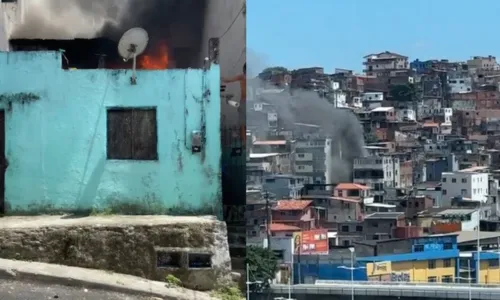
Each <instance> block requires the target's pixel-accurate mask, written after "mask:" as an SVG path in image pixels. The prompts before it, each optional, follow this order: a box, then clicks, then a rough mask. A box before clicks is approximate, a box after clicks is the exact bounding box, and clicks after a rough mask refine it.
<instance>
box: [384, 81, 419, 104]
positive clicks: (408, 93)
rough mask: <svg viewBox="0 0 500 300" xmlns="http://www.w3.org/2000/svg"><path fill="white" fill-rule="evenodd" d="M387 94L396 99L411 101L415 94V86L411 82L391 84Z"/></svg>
mask: <svg viewBox="0 0 500 300" xmlns="http://www.w3.org/2000/svg"><path fill="white" fill-rule="evenodd" d="M389 96H390V98H392V99H394V100H396V101H403V102H411V101H413V100H414V99H415V98H416V96H417V88H416V86H415V85H414V84H412V83H409V84H401V85H392V86H390V90H389Z"/></svg>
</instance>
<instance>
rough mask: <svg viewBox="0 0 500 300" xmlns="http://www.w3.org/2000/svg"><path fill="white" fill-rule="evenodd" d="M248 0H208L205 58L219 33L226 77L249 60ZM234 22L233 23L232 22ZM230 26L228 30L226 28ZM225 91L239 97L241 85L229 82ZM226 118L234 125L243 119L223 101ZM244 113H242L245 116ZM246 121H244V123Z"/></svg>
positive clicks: (225, 121)
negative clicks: (247, 58)
mask: <svg viewBox="0 0 500 300" xmlns="http://www.w3.org/2000/svg"><path fill="white" fill-rule="evenodd" d="M245 3H246V1H245V0H209V1H208V7H207V12H206V19H205V28H204V34H203V44H202V45H205V46H204V47H205V48H204V49H205V51H203V52H202V58H203V57H206V56H208V40H209V39H210V38H213V37H220V38H221V40H220V53H219V55H220V57H219V64H220V68H221V75H222V76H223V77H232V76H235V75H238V74H241V72H242V69H243V65H244V64H245V62H246V16H245V11H246V9H244V10H243V11H242V7H243V5H244V4H245ZM233 21H234V24H233V25H232V26H231V23H232V22H233ZM230 26H231V28H230V29H229V30H228V31H227V33H226V34H225V35H224V36H222V37H221V35H222V34H223V33H224V32H226V30H227V29H228V28H229V27H230ZM226 93H230V94H234V97H235V98H234V100H236V101H239V99H240V87H239V84H238V83H231V84H228V86H227V89H226ZM222 115H223V121H224V123H225V124H226V125H228V126H234V125H236V124H240V123H239V122H244V119H243V120H239V119H240V117H241V116H240V115H238V112H237V110H236V109H235V108H234V107H232V106H230V105H228V104H227V103H226V102H225V101H222ZM244 115H245V114H244V113H243V114H242V116H243V118H244ZM241 124H244V123H241Z"/></svg>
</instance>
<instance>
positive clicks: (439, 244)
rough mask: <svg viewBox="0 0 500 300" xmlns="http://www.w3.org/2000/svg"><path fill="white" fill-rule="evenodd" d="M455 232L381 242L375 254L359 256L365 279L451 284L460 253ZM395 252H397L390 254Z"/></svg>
mask: <svg viewBox="0 0 500 300" xmlns="http://www.w3.org/2000/svg"><path fill="white" fill-rule="evenodd" d="M456 237H457V236H456V235H436V236H427V237H416V238H409V239H394V240H388V241H380V242H378V243H377V244H376V249H375V251H374V252H373V253H374V254H376V256H371V257H360V258H357V261H358V262H360V263H365V264H366V275H367V278H368V280H373V281H403V282H415V283H418V282H421V283H425V282H445V283H452V282H455V281H456V278H457V277H458V276H457V275H456V274H458V271H457V270H458V268H457V265H458V262H459V257H460V252H459V251H458V249H457V239H456ZM394 252H396V253H397V254H393V253H394Z"/></svg>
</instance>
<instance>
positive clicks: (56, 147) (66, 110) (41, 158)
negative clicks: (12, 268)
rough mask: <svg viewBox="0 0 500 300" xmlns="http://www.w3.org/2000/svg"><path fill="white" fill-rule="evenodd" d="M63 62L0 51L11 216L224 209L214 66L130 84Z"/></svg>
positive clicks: (52, 55) (57, 55)
mask: <svg viewBox="0 0 500 300" xmlns="http://www.w3.org/2000/svg"><path fill="white" fill-rule="evenodd" d="M61 60H62V53H61V52H7V53H3V54H0V70H1V72H0V82H2V85H1V87H0V102H1V106H2V109H3V110H2V112H1V114H0V115H1V117H2V119H1V122H0V125H1V126H2V127H3V128H4V129H2V131H3V130H5V140H3V141H2V145H3V144H4V143H5V144H4V145H5V146H4V147H5V149H4V152H5V160H6V161H7V162H8V167H7V168H6V171H5V180H4V182H2V184H5V196H4V197H1V198H0V199H2V200H3V199H4V201H5V210H6V213H7V214H24V213H29V214H32V213H49V212H51V211H79V210H83V211H89V210H93V209H98V210H100V209H111V210H114V211H117V212H120V211H121V212H124V210H127V209H131V210H132V211H131V212H129V213H136V214H137V213H140V212H143V213H166V214H184V213H195V214H199V215H206V214H217V215H220V214H221V213H222V212H221V210H222V208H221V205H220V201H221V199H220V196H221V182H220V179H219V178H220V172H221V169H222V168H221V142H220V141H221V139H220V101H219V97H220V94H219V90H220V86H219V78H220V72H219V68H218V66H216V65H213V66H212V67H211V68H210V69H209V70H207V71H204V70H201V69H190V70H163V71H154V72H152V71H138V72H137V85H131V83H130V75H131V72H130V71H126V70H121V71H117V70H107V69H94V70H68V71H66V70H63V69H62V68H61ZM27 82H29V83H30V84H29V85H27V84H26V83H27ZM207 90H208V91H210V93H206V92H205V91H207ZM179 99H181V100H182V101H181V102H180V103H179ZM186 111H188V112H189V114H186ZM69 141H70V142H69ZM165 178H170V179H171V180H167V181H165ZM27 186H29V187H30V188H26V187H27ZM1 190H2V191H3V189H1Z"/></svg>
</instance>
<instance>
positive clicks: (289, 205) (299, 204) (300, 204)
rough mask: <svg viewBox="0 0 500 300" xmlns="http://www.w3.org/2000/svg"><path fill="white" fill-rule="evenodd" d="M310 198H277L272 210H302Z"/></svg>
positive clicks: (308, 203) (309, 202)
mask: <svg viewBox="0 0 500 300" xmlns="http://www.w3.org/2000/svg"><path fill="white" fill-rule="evenodd" d="M311 203H312V200H279V201H278V202H277V203H276V206H275V207H273V210H304V209H305V208H306V207H308V206H309V205H311Z"/></svg>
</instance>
